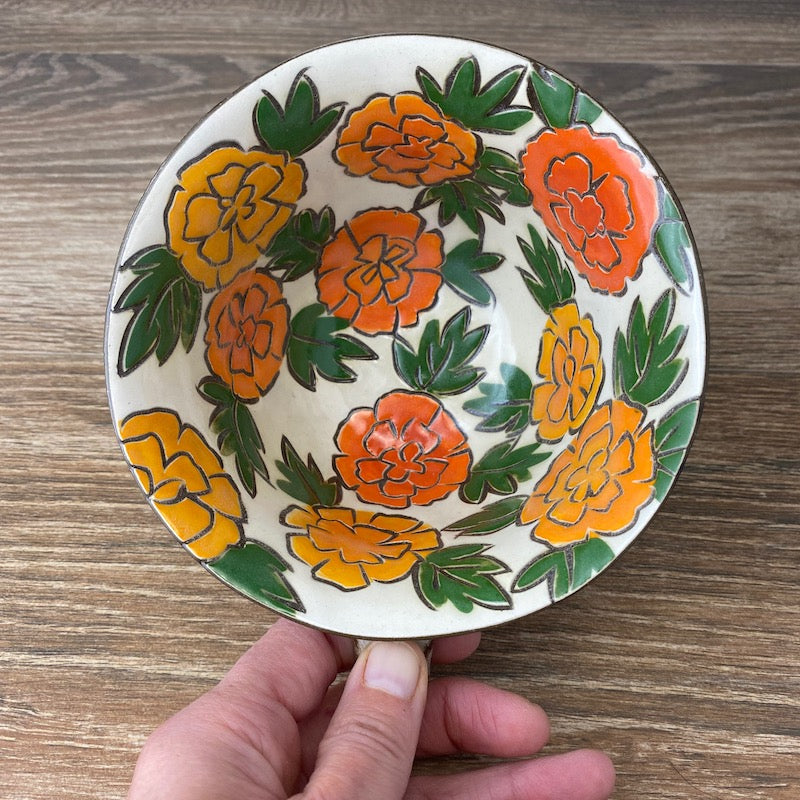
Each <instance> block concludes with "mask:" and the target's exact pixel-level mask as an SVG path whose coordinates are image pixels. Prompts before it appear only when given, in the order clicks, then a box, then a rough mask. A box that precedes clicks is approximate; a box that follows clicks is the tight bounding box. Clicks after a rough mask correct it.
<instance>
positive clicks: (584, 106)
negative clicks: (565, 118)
mask: <svg viewBox="0 0 800 800" xmlns="http://www.w3.org/2000/svg"><path fill="white" fill-rule="evenodd" d="M602 113H603V108H602V106H600V105H598V104H597V103H596V102H595V101H594V100H592V98H591V97H589V95H588V94H585V93H584V92H582V91H580V89H579V90H578V96H577V100H576V101H575V122H585V123H586V124H587V125H591V124H593V123H594V122H596V121H597V118H598V117H599V116H600V115H601V114H602Z"/></svg>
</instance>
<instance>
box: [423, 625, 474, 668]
mask: <svg viewBox="0 0 800 800" xmlns="http://www.w3.org/2000/svg"><path fill="white" fill-rule="evenodd" d="M480 643H481V634H480V632H477V631H476V632H475V633H465V634H462V635H461V636H448V637H446V638H444V639H436V641H434V643H433V646H432V651H431V655H432V660H433V663H434V664H452V663H453V662H455V661H463V660H464V659H465V658H467V657H468V656H471V655H472V654H473V653H474V652H475V651H476V650H477V649H478V645H479V644H480Z"/></svg>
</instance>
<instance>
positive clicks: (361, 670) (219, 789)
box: [128, 620, 614, 800]
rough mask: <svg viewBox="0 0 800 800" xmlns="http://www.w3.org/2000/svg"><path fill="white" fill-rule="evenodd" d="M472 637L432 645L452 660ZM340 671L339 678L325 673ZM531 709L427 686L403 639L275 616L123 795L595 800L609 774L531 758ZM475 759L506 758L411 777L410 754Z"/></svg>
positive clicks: (150, 798)
mask: <svg viewBox="0 0 800 800" xmlns="http://www.w3.org/2000/svg"><path fill="white" fill-rule="evenodd" d="M479 640H480V635H479V634H469V635H466V636H461V637H454V638H451V639H443V640H439V641H437V642H436V643H435V644H434V650H433V659H434V661H436V662H438V663H449V662H453V661H458V660H461V659H463V658H465V657H466V656H468V655H469V654H470V653H472V652H473V651H474V650H475V648H476V647H477V646H478V643H479ZM347 670H350V672H349V676H348V677H347V680H346V682H345V681H338V682H336V683H334V682H335V681H336V678H337V675H339V674H340V673H342V672H345V671H347ZM548 734H549V724H548V720H547V716H546V715H545V713H544V711H543V710H542V709H541V708H540V707H539V706H537V705H534V704H532V703H529V702H528V701H527V700H525V699H523V698H522V697H519V696H517V695H514V694H511V693H509V692H504V691H501V690H499V689H495V688H493V687H490V686H487V685H485V684H482V683H479V682H477V681H473V680H467V679H464V678H440V679H436V680H433V681H430V682H429V681H428V672H427V664H426V662H425V657H424V655H423V653H422V651H421V650H420V649H419V647H417V646H416V645H413V644H405V643H379V644H377V645H376V644H373V645H370V646H369V647H368V648H367V649H366V650H365V651H364V652H363V653H362V654H361V655H360V656H359V658H358V659H357V660H355V659H354V654H353V644H352V642H351V641H350V640H346V639H342V638H339V637H334V636H330V635H327V634H324V633H321V632H319V631H316V630H312V629H310V628H305V627H301V626H299V625H296V624H294V623H292V622H288V621H285V620H281V621H279V622H277V623H275V625H273V626H272V628H271V629H270V630H269V632H268V633H267V634H266V635H265V636H264V637H262V638H261V639H260V640H259V641H258V642H257V643H256V644H255V645H253V647H252V648H251V649H250V650H248V651H247V652H246V653H245V654H244V655H243V656H242V657H241V659H239V661H238V662H237V663H236V664H235V665H234V667H233V668H232V669H231V671H230V672H229V673H228V674H227V675H226V676H225V677H224V678H223V679H222V681H221V682H220V683H219V684H218V685H217V686H216V687H214V688H213V689H212V690H211V691H210V692H208V693H207V694H205V695H203V696H202V697H200V698H199V699H198V700H196V701H195V702H193V703H192V704H191V705H189V706H187V707H186V708H184V709H183V710H181V711H179V712H178V713H177V714H176V715H175V716H173V717H172V718H171V719H169V720H167V721H166V722H165V723H164V724H163V725H161V726H160V727H159V728H158V729H157V730H156V731H155V732H154V733H153V734H152V735H151V736H150V738H149V739H148V740H147V742H146V744H145V746H144V748H143V750H142V752H141V754H140V757H139V761H138V763H137V766H136V770H135V773H134V776H133V781H132V783H131V786H130V792H129V795H128V800H145V799H146V800H161V798H163V799H164V800H167V798H169V800H231V799H232V798H235V799H236V800H278V798H280V800H286V798H295V800H301V799H302V800H359V798H370V800H399V799H400V798H408V799H409V800H412V799H413V800H433V798H441V799H442V800H444V798H447V799H448V800H450V799H451V798H452V800H478V799H479V798H480V800H512V799H513V800H606V798H608V797H610V794H611V791H612V789H613V786H614V768H613V766H612V765H611V762H610V761H609V759H608V758H607V756H605V755H604V754H603V753H601V752H598V751H593V750H578V751H574V752H569V753H563V754H559V755H552V756H543V757H538V758H536V759H531V758H530V756H532V755H534V754H535V753H537V752H538V751H539V750H540V748H541V747H543V746H544V744H545V743H546V741H547V738H548ZM458 753H481V754H486V755H489V756H494V757H496V758H507V759H515V760H514V761H510V762H509V763H505V764H500V765H496V766H491V767H487V768H485V769H481V770H477V771H471V772H469V773H461V774H459V773H456V774H450V775H443V776H413V777H412V776H411V771H412V766H413V763H414V759H415V758H424V757H426V756H428V757H429V756H446V755H455V754H458Z"/></svg>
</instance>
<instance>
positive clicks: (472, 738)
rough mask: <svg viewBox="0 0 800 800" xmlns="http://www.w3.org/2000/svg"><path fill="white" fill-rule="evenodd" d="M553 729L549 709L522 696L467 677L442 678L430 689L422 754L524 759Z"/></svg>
mask: <svg viewBox="0 0 800 800" xmlns="http://www.w3.org/2000/svg"><path fill="white" fill-rule="evenodd" d="M549 734H550V724H549V722H548V720H547V715H546V714H545V712H544V711H543V710H542V709H541V708H540V707H539V706H537V705H534V704H533V703H529V702H528V701H527V700H525V699H524V698H522V697H520V696H519V695H516V694H512V693H511V692H505V691H503V690H501V689H495V688H493V687H491V686H487V685H486V684H483V683H478V682H477V681H473V680H468V679H466V678H442V679H439V680H436V681H432V682H431V685H430V687H429V688H428V703H427V705H426V707H425V716H424V718H423V721H422V728H421V730H420V739H419V747H418V750H417V754H418V755H420V756H422V757H426V756H433V755H436V756H442V755H452V754H454V753H480V754H483V755H491V756H498V757H500V758H519V757H522V756H529V755H533V753H537V752H538V751H539V750H540V749H541V748H542V747H543V746H544V745H545V743H546V742H547V739H548V736H549Z"/></svg>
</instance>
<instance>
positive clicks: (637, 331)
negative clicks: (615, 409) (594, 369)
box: [614, 289, 689, 406]
mask: <svg viewBox="0 0 800 800" xmlns="http://www.w3.org/2000/svg"><path fill="white" fill-rule="evenodd" d="M674 312H675V291H674V289H669V290H667V291H666V292H664V294H662V295H661V297H659V298H658V300H656V302H655V305H654V306H653V308H652V310H651V312H650V317H649V319H647V318H645V313H644V307H643V305H642V301H641V298H637V300H636V302H635V303H634V306H633V309H632V310H631V316H630V320H629V323H628V333H627V336H625V335H624V334H623V333H622V331H618V332H617V336H616V339H615V342H614V388H615V392H616V394H617V396H618V397H622V398H625V399H627V400H630V401H632V402H634V403H639V404H641V405H643V406H647V405H650V404H652V403H657V402H659V401H661V400H664V399H665V398H667V397H669V395H670V394H672V392H674V391H675V389H676V388H677V386H678V385H679V384H680V382H681V381H682V380H683V378H684V376H685V375H686V370H687V369H688V366H689V364H688V361H686V359H683V358H678V355H677V354H678V352H679V351H680V349H681V347H682V346H683V342H684V340H685V338H686V326H685V325H676V326H675V327H674V328H672V329H670V328H669V326H670V323H671V321H672V317H673V314H674Z"/></svg>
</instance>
